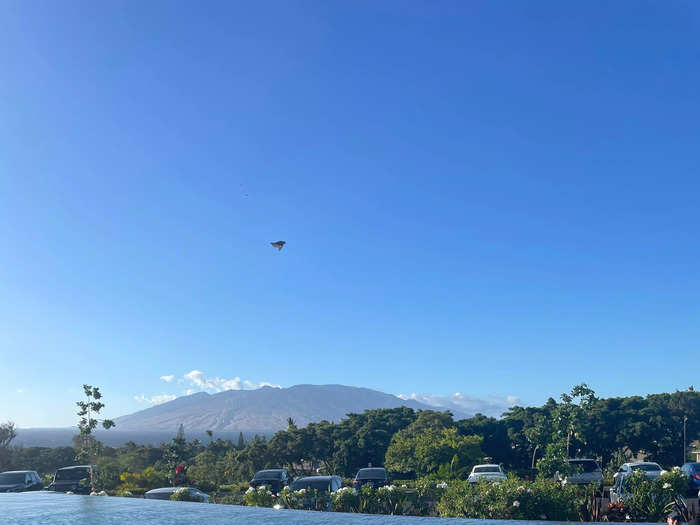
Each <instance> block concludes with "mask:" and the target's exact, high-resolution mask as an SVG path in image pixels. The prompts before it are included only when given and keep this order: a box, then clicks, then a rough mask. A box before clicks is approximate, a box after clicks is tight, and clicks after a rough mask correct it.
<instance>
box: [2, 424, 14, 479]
mask: <svg viewBox="0 0 700 525" xmlns="http://www.w3.org/2000/svg"><path fill="white" fill-rule="evenodd" d="M15 437H17V431H16V430H15V424H14V423H13V422H12V421H8V422H7V423H2V424H0V471H3V470H7V469H9V468H10V465H11V462H12V461H11V460H12V451H11V450H10V443H12V440H13V439H15Z"/></svg>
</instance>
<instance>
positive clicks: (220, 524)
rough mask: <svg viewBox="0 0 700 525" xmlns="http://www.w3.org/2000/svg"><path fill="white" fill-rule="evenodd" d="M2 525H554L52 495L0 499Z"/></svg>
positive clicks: (0, 496) (549, 524)
mask: <svg viewBox="0 0 700 525" xmlns="http://www.w3.org/2000/svg"><path fill="white" fill-rule="evenodd" d="M0 523H2V525H19V524H22V525H30V524H31V525H63V524H66V525H67V524H70V525H131V524H135V525H186V524H191V523H195V524H198V525H199V524H203V525H224V524H226V525H230V524H236V523H240V524H243V523H245V524H249V525H263V524H265V525H270V524H273V525H278V524H279V525H300V524H311V525H313V524H319V525H320V524H328V523H334V524H335V523H338V524H340V525H343V524H348V525H351V524H363V525H365V524H366V525H422V524H425V525H428V524H429V525H457V524H460V525H465V524H470V523H471V524H489V525H498V524H501V525H524V524H528V525H538V524H539V525H545V524H546V525H555V524H557V523H561V522H554V521H515V520H511V521H498V520H471V519H458V518H419V517H410V516H383V515H368V514H344V513H339V512H315V511H302V510H274V509H265V508H259V507H241V506H237V505H213V504H210V505H207V504H205V503H190V502H184V501H162V500H146V499H140V498H116V497H99V496H78V495H73V494H61V493H56V492H47V491H41V492H24V493H20V494H0Z"/></svg>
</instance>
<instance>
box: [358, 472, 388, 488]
mask: <svg viewBox="0 0 700 525" xmlns="http://www.w3.org/2000/svg"><path fill="white" fill-rule="evenodd" d="M388 482H389V479H388V478H387V475H386V469H385V468H382V467H370V468H361V469H360V470H358V471H357V474H356V475H355V479H354V480H353V482H352V485H353V487H355V488H358V489H359V488H360V487H361V486H362V485H372V486H373V487H374V488H375V489H377V488H379V487H383V486H385V485H386V484H387V483H388Z"/></svg>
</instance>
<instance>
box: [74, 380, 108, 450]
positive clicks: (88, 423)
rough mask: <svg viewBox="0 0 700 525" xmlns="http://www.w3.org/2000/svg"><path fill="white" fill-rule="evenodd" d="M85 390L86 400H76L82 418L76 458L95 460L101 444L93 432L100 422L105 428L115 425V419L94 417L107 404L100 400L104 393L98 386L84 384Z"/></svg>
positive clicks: (79, 415)
mask: <svg viewBox="0 0 700 525" xmlns="http://www.w3.org/2000/svg"><path fill="white" fill-rule="evenodd" d="M83 391H84V393H85V401H78V402H76V405H78V408H79V410H78V417H79V418H80V420H79V422H78V429H79V430H80V441H79V448H78V453H77V455H76V460H77V461H90V462H94V461H95V459H96V456H97V455H98V453H99V446H98V444H97V443H98V442H97V440H95V439H94V437H93V436H92V432H93V431H94V430H95V428H97V425H98V424H101V425H102V428H104V429H105V430H107V429H110V428H112V427H113V426H114V421H112V420H111V419H97V418H96V417H93V415H99V413H100V411H101V410H102V409H103V408H104V406H105V405H104V403H102V402H101V401H100V399H102V394H101V393H100V389H99V388H98V387H96V386H90V385H83Z"/></svg>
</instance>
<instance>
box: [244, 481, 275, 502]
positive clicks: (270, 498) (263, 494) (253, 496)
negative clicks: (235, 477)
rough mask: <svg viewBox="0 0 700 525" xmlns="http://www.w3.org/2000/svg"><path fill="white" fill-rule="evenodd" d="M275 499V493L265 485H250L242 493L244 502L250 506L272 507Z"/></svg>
mask: <svg viewBox="0 0 700 525" xmlns="http://www.w3.org/2000/svg"><path fill="white" fill-rule="evenodd" d="M276 500H277V498H275V495H274V494H273V493H272V492H271V491H270V489H268V488H267V487H266V486H265V485H261V486H259V487H257V488H254V487H250V488H249V489H248V490H246V492H245V494H243V501H244V503H245V504H246V505H248V506H251V507H252V506H255V507H272V506H273V505H274V504H275V502H276Z"/></svg>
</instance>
